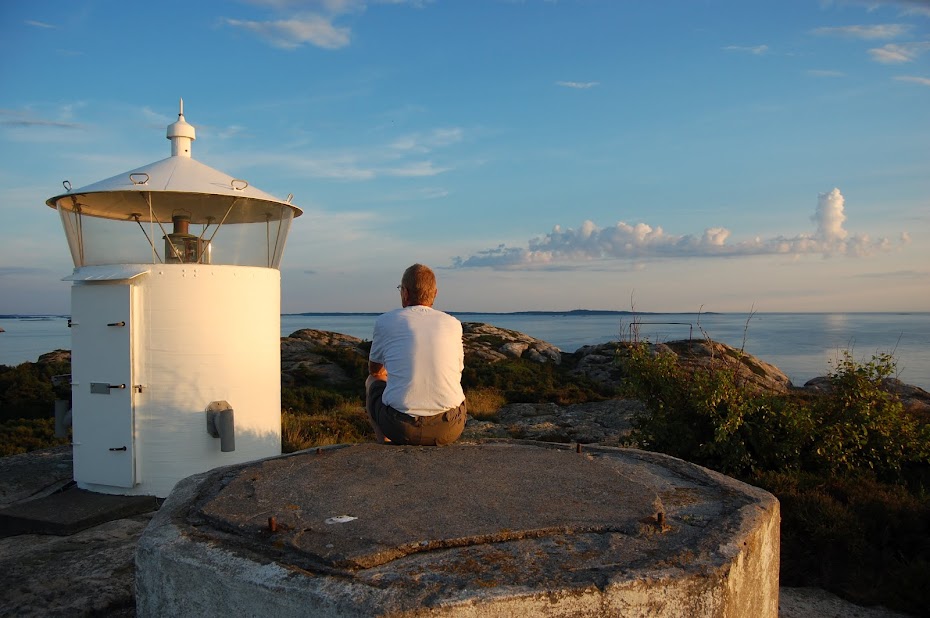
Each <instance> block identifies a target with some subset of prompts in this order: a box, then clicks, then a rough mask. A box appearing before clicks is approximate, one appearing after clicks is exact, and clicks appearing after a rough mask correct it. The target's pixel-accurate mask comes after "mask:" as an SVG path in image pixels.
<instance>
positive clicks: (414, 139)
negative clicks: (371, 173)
mask: <svg viewBox="0 0 930 618" xmlns="http://www.w3.org/2000/svg"><path fill="white" fill-rule="evenodd" d="M464 134H465V131H464V130H462V129H461V128H458V127H450V128H441V129H433V130H432V131H429V132H428V133H413V134H411V135H405V136H403V137H400V138H398V139H396V140H394V142H393V143H392V144H391V148H393V149H395V150H399V151H407V152H417V153H425V152H430V151H431V150H434V149H436V148H441V147H443V146H450V145H452V144H455V143H457V142H460V141H462V137H463V136H464Z"/></svg>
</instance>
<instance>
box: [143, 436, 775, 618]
mask: <svg viewBox="0 0 930 618" xmlns="http://www.w3.org/2000/svg"><path fill="white" fill-rule="evenodd" d="M660 513H661V516H659V514H660ZM269 518H274V523H275V530H274V531H272V530H270V529H269ZM778 525H779V509H778V502H777V501H776V500H775V498H774V497H772V496H771V495H770V494H768V493H766V492H763V491H761V490H759V489H756V488H753V487H750V486H748V485H745V484H742V483H739V482H737V481H734V480H732V479H729V478H727V477H724V476H722V475H719V474H717V473H714V472H712V471H709V470H706V469H704V468H700V467H698V466H694V465H692V464H688V463H686V462H683V461H681V460H678V459H674V458H671V457H667V456H664V455H657V454H653V453H645V452H642V451H635V450H624V449H614V448H604V447H596V448H592V447H586V448H585V449H583V450H582V452H581V453H577V452H575V451H574V450H572V449H568V448H566V447H564V446H560V447H557V446H552V445H548V446H546V445H541V444H534V443H514V442H504V443H494V442H490V443H484V444H457V445H452V446H448V447H443V448H441V449H436V448H419V447H385V446H376V445H358V446H348V447H332V448H327V449H320V450H318V451H314V452H304V453H300V454H296V455H292V456H284V457H279V458H273V459H270V460H266V461H264V462H259V463H254V464H245V465H241V466H234V467H230V468H225V469H221V470H217V471H213V472H211V473H205V474H201V475H197V476H194V477H191V478H189V479H186V480H185V481H183V482H182V483H180V484H179V485H178V486H177V488H176V489H175V490H174V492H173V493H172V494H171V496H170V497H169V498H168V500H167V501H166V502H165V504H164V505H163V506H162V508H161V510H160V511H159V512H158V514H157V515H156V516H155V518H154V519H153V521H152V523H151V524H150V525H149V527H148V528H147V529H146V531H145V532H144V533H143V535H142V538H141V539H140V541H139V544H138V546H137V551H136V586H137V594H136V604H137V612H138V615H140V616H165V615H172V616H195V615H196V616H208V615H216V616H218V615H225V614H235V615H275V616H298V615H300V616H503V615H508V616H515V615H521V616H522V615H538V616H721V617H724V616H733V617H736V616H754V617H760V618H765V617H771V618H774V617H775V616H777V615H778V551H779V537H778Z"/></svg>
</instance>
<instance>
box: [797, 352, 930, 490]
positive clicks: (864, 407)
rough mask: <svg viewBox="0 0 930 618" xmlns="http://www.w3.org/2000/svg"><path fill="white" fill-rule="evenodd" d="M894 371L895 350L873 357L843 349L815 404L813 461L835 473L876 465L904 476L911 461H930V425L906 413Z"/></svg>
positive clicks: (886, 475)
mask: <svg viewBox="0 0 930 618" xmlns="http://www.w3.org/2000/svg"><path fill="white" fill-rule="evenodd" d="M894 371H895V362H894V359H893V358H892V356H891V355H890V354H877V355H875V356H873V357H872V360H871V361H870V362H867V363H858V362H856V361H855V360H854V359H853V358H852V355H851V354H850V353H849V352H848V351H847V352H845V353H844V354H843V357H842V358H841V359H840V360H839V361H837V367H836V368H835V369H834V370H833V371H832V372H831V373H830V375H829V379H830V389H829V391H828V392H827V394H826V395H825V396H823V397H821V398H820V399H819V400H818V401H816V402H815V404H814V406H813V407H814V416H815V417H816V419H817V427H816V447H815V449H814V451H813V453H811V456H810V467H812V468H815V469H822V470H824V471H826V472H829V473H831V474H837V473H841V472H851V471H856V470H871V471H874V472H875V473H876V474H877V475H878V476H879V477H880V478H883V479H886V480H889V481H900V480H902V472H903V470H904V468H905V467H906V466H908V465H909V464H928V463H930V425H926V424H923V425H922V424H921V423H920V422H918V420H917V419H915V418H914V417H912V416H910V415H908V414H905V412H904V406H903V405H902V404H901V401H900V400H899V399H898V397H897V395H895V394H894V393H892V392H890V391H889V390H888V389H887V387H886V378H888V377H889V376H891V375H893V374H894Z"/></svg>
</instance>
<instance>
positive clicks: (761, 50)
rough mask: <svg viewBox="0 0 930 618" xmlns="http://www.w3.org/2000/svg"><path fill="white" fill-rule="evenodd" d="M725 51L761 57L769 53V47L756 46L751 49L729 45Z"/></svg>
mask: <svg viewBox="0 0 930 618" xmlns="http://www.w3.org/2000/svg"><path fill="white" fill-rule="evenodd" d="M723 49H725V50H726V51H735V52H745V53H749V54H753V55H754V56H761V55H762V54H764V53H766V52H768V50H769V46H768V45H754V46H751V47H746V46H743V45H728V46H726V47H724V48H723Z"/></svg>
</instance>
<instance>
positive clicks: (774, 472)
mask: <svg viewBox="0 0 930 618" xmlns="http://www.w3.org/2000/svg"><path fill="white" fill-rule="evenodd" d="M718 360H719V362H718V363H716V364H713V365H711V366H705V367H697V368H695V367H691V368H688V367H687V366H686V365H685V364H682V363H680V362H678V359H677V357H676V356H675V355H673V354H670V353H663V352H661V351H660V352H657V351H656V349H655V347H654V346H650V345H649V344H647V343H634V344H631V345H630V349H629V354H628V358H627V360H626V365H627V376H628V378H627V379H628V385H629V387H630V388H631V390H632V394H633V395H634V396H635V397H637V398H639V399H640V400H642V401H643V402H644V403H645V405H646V409H645V411H644V413H642V414H640V415H638V416H637V417H636V418H635V419H634V421H633V427H634V429H633V432H632V434H631V444H633V445H635V446H639V447H641V448H647V449H650V450H656V451H661V452H664V453H668V454H670V455H674V456H677V457H681V458H683V459H687V460H689V461H692V462H695V463H698V464H701V465H704V466H707V467H709V468H713V469H716V470H718V471H721V472H724V473H727V474H730V475H732V476H735V477H737V478H740V479H742V480H745V481H747V482H749V483H752V484H755V485H758V486H761V487H763V488H765V489H767V490H769V491H771V492H772V493H773V494H774V495H775V496H776V497H778V498H779V500H780V501H781V507H782V553H781V556H782V583H783V585H795V586H800V585H804V586H818V587H823V588H826V589H829V590H832V591H833V592H836V593H837V594H840V595H842V596H844V597H846V598H848V599H850V600H853V601H855V602H857V603H860V604H872V603H881V604H883V605H886V606H888V607H891V608H894V609H898V610H902V611H907V612H910V613H914V614H917V615H923V614H925V613H926V611H927V608H928V607H930V423H928V420H930V419H928V418H926V417H925V416H922V415H920V414H915V413H911V412H908V411H906V410H905V408H904V406H903V405H902V403H901V401H900V399H899V397H898V396H897V394H896V393H895V392H893V390H892V389H890V388H889V384H890V383H889V377H890V376H892V375H893V374H894V368H895V366H894V360H893V358H892V357H891V356H890V355H887V354H878V355H876V356H875V357H873V358H872V360H871V361H869V362H862V363H860V362H857V361H855V360H854V359H853V358H852V356H851V355H850V354H848V353H847V354H845V355H843V357H842V358H841V359H840V360H839V361H838V362H837V363H836V366H835V367H834V368H833V370H832V371H831V372H830V374H829V375H828V376H827V378H828V380H827V388H826V389H824V391H823V392H821V393H810V392H808V391H804V392H802V393H798V392H792V391H786V392H781V393H771V392H765V391H760V390H758V389H756V388H751V387H750V386H749V385H748V384H747V383H746V382H745V381H744V380H743V379H741V378H740V374H739V373H738V371H737V370H736V369H735V367H734V362H735V361H734V359H733V358H726V357H724V358H721V359H718Z"/></svg>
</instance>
